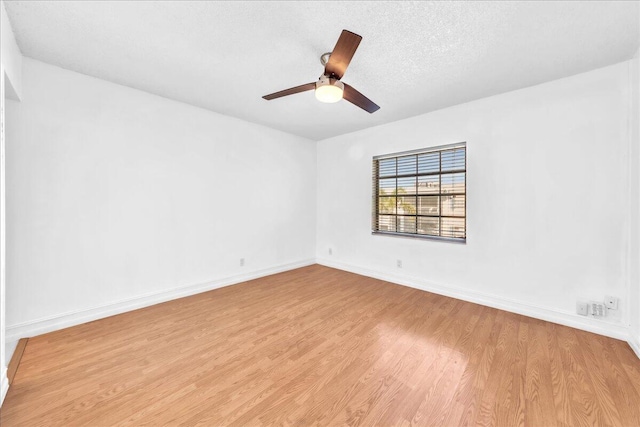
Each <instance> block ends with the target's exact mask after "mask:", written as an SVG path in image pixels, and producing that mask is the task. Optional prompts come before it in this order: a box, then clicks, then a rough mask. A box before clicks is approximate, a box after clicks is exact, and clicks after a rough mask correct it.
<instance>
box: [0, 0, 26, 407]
mask: <svg viewBox="0 0 640 427" xmlns="http://www.w3.org/2000/svg"><path fill="white" fill-rule="evenodd" d="M21 89H22V53H21V52H20V49H19V48H18V45H17V44H16V40H15V37H14V35H13V29H12V28H11V23H10V22H9V17H8V16H7V12H6V10H5V8H4V2H3V1H1V0H0V103H1V105H0V405H1V404H2V402H3V401H4V398H5V396H6V393H7V390H8V389H9V380H8V379H7V375H6V372H7V365H8V360H9V357H10V355H8V354H7V353H6V352H5V336H6V317H5V311H6V298H5V296H6V294H5V271H6V270H5V261H6V251H5V240H6V234H5V204H6V203H5V202H6V200H5V191H4V189H5V157H4V148H5V114H4V111H5V109H4V103H5V97H9V98H11V99H15V100H19V99H20V94H21Z"/></svg>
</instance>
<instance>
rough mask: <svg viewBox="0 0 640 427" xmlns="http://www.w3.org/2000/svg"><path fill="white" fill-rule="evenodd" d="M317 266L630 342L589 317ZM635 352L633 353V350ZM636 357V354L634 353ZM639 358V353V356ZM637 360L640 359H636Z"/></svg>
mask: <svg viewBox="0 0 640 427" xmlns="http://www.w3.org/2000/svg"><path fill="white" fill-rule="evenodd" d="M316 262H317V263H318V264H321V265H324V266H327V267H332V268H337V269H339V270H345V271H349V272H351V273H356V274H360V275H363V276H367V277H372V278H375V279H380V280H385V281H387V282H392V283H396V284H398V285H403V286H408V287H411V288H415V289H420V290H423V291H427V292H433V293H435V294H439V295H444V296H448V297H451V298H456V299H459V300H463V301H469V302H472V303H475V304H480V305H485V306H488V307H493V308H498V309H500V310H504V311H509V312H511V313H517V314H522V315H524V316H528V317H533V318H536V319H540V320H546V321H548V322H552V323H557V324H560V325H564V326H570V327H572V328H576V329H581V330H584V331H588V332H593V333H596V334H599V335H604V336H608V337H611V338H616V339H620V340H623V341H628V340H629V337H630V335H629V328H628V327H627V326H625V325H622V324H619V323H610V322H607V321H603V320H597V319H592V318H589V317H584V316H579V315H577V314H574V313H570V312H562V311H559V310H551V309H548V308H545V307H540V306H536V305H532V304H528V303H524V302H521V301H516V300H511V299H507V298H503V297H499V296H496V295H491V294H485V293H481V292H474V291H470V290H468V289H460V288H455V287H451V286H446V285H443V284H438V283H433V282H429V281H426V280H423V279H419V278H416V277H410V276H404V275H398V274H393V273H387V272H380V271H376V270H371V269H368V268H365V267H360V266H357V265H353V264H345V263H341V262H336V261H333V260H329V259H326V258H318V259H317V260H316ZM634 350H636V349H634ZM636 353H638V351H637V350H636ZM638 354H640V353H638ZM639 357H640V356H639Z"/></svg>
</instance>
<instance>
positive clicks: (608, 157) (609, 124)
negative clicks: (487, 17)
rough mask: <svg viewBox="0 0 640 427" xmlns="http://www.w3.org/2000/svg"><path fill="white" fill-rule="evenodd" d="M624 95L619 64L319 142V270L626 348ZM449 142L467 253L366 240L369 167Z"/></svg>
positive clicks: (443, 246)
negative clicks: (590, 312)
mask: <svg viewBox="0 0 640 427" xmlns="http://www.w3.org/2000/svg"><path fill="white" fill-rule="evenodd" d="M628 91H629V73H628V63H626V62H625V63H621V64H617V65H613V66H610V67H607V68H603V69H599V70H595V71H592V72H588V73H585V74H580V75H576V76H573V77H569V78H565V79H562V80H557V81H553V82H550V83H546V84H542V85H539V86H535V87H531V88H527V89H523V90H519V91H514V92H510V93H506V94H502V95H498V96H494V97H490V98H486V99H482V100H478V101H474V102H471V103H468V104H464V105H459V106H456V107H452V108H447V109H444V110H440V111H436V112H433V113H430V114H425V115H421V116H417V117H414V118H410V119H406V120H402V121H398V122H395V123H391V124H387V125H383V126H379V127H375V128H370V129H367V130H363V131H359V132H355V133H352V134H348V135H343V136H339V137H335V138H331V139H327V140H324V141H320V142H319V143H318V177H317V185H318V204H317V205H318V224H317V227H318V234H317V248H316V249H317V256H318V260H319V262H320V263H323V264H326V265H331V266H335V267H338V268H343V269H346V270H351V271H354V272H358V273H362V274H367V275H370V276H373V277H379V278H383V279H386V280H390V281H394V282H397V283H403V284H407V285H410V286H415V287H419V288H422V289H429V290H433V291H436V292H439V293H442V294H446V295H451V296H455V297H458V298H462V299H467V300H471V301H477V302H480V303H483V304H487V305H491V306H495V307H500V308H503V309H507V310H511V311H515V312H519V313H523V314H527V315H530V316H534V317H539V318H544V319H547V320H551V321H556V322H561V323H564V324H568V325H572V326H576V327H580V328H583V329H587V330H592V331H595V332H599V333H603V334H605V335H611V336H616V337H619V338H624V339H626V338H627V337H628V335H627V334H628V326H629V313H628V312H629V301H628V295H629V292H628V291H629V284H628V265H627V263H628V258H627V245H628V243H629V235H628V223H629V203H628V196H629V194H628V184H627V183H628V161H627V158H628V149H629V136H628V120H629V108H628V98H629V97H628ZM383 108H384V107H383ZM460 141H466V142H467V162H468V166H467V167H468V179H467V189H468V195H467V201H468V207H467V215H468V218H467V226H468V230H467V243H466V244H464V245H463V244H454V243H446V242H441V241H431V240H421V239H409V238H398V237H389V236H381V235H372V234H371V228H370V223H371V218H370V212H371V191H370V189H371V162H372V157H373V156H375V155H382V154H386V153H393V152H398V151H404V150H412V149H418V148H424V147H430V146H437V145H442V144H449V143H455V142H460ZM329 248H331V249H332V250H333V255H329ZM397 259H401V260H402V263H403V267H402V268H397V267H396V260H397ZM605 295H615V296H619V297H620V298H621V301H620V310H619V311H618V312H617V313H611V317H609V318H608V319H606V320H595V319H591V318H585V317H581V316H578V315H576V314H575V304H576V300H577V299H579V298H586V299H594V300H599V301H602V300H603V299H604V296H605Z"/></svg>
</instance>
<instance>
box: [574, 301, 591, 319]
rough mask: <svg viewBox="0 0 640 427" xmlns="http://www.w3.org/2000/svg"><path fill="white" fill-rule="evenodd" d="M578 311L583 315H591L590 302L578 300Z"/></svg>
mask: <svg viewBox="0 0 640 427" xmlns="http://www.w3.org/2000/svg"><path fill="white" fill-rule="evenodd" d="M576 313H578V314H579V315H581V316H588V315H589V303H588V302H577V303H576Z"/></svg>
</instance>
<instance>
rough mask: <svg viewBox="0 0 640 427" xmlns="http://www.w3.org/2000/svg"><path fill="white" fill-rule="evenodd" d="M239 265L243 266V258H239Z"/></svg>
mask: <svg viewBox="0 0 640 427" xmlns="http://www.w3.org/2000/svg"><path fill="white" fill-rule="evenodd" d="M240 267H244V258H240Z"/></svg>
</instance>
